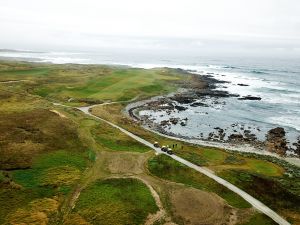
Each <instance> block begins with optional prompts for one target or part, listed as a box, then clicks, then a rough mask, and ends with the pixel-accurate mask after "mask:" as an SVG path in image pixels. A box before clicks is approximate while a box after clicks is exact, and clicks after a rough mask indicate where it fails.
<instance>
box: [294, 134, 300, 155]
mask: <svg viewBox="0 0 300 225" xmlns="http://www.w3.org/2000/svg"><path fill="white" fill-rule="evenodd" d="M293 145H294V146H295V147H296V149H295V150H294V153H295V154H296V155H297V156H298V157H299V158H300V136H299V137H298V139H297V142H296V143H294V144H293Z"/></svg>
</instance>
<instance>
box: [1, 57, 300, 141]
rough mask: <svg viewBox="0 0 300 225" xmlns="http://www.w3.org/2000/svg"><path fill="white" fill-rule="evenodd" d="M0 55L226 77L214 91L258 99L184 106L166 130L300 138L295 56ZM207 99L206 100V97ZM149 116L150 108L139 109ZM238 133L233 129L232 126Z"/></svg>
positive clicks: (159, 116) (299, 71)
mask: <svg viewBox="0 0 300 225" xmlns="http://www.w3.org/2000/svg"><path fill="white" fill-rule="evenodd" d="M0 57H5V58H11V59H21V60H24V61H31V62H51V63H59V64H60V63H78V64H112V65H128V66H132V67H141V68H154V67H171V68H181V69H186V70H190V71H193V73H197V74H199V76H201V75H210V76H212V77H214V78H216V79H218V80H222V81H226V83H221V84H219V85H218V87H217V89H219V90H225V91H228V92H229V93H232V94H238V95H240V96H241V97H243V96H248V95H250V96H255V97H260V98H261V100H260V101H253V100H243V101H241V100H238V99H237V98H224V99H222V101H223V102H222V104H216V105H215V107H201V106H199V107H192V108H191V107H190V108H188V109H187V110H185V111H184V112H177V113H176V115H172V116H173V117H178V118H186V117H187V118H188V119H189V120H188V123H187V125H186V126H184V127H182V126H180V125H174V126H172V127H170V128H169V131H170V132H172V133H174V134H178V135H181V136H186V137H193V138H200V136H206V135H208V134H209V132H211V131H212V130H213V129H214V128H215V127H221V128H226V129H233V128H231V127H232V124H239V126H240V125H243V127H251V129H252V130H254V131H256V132H255V134H256V135H257V137H258V139H259V140H263V139H264V138H265V134H266V133H267V131H268V130H270V129H272V128H275V127H278V126H279V127H283V128H285V130H286V132H287V139H288V141H289V142H290V144H291V143H293V142H295V141H296V139H297V138H298V137H299V136H300V60H299V59H293V58H288V59H287V58H280V57H274V58H264V57H248V58H247V57H212V56H210V57H203V56H202V57H197V56H190V57H189V56H188V55H186V54H185V55H180V54H177V55H176V54H172V55H168V54H161V55H159V54H153V53H151V54H150V53H149V54H147V53H145V52H144V53H138V54H131V53H126V52H120V53H118V52H117V51H105V52H102V53H96V52H72V53H71V52H11V51H7V52H5V51H1V52H0ZM205 101H207V102H209V101H212V99H206V100H205ZM142 113H144V114H147V113H148V114H150V112H142ZM151 115H152V117H153V119H155V120H156V121H157V122H160V120H163V119H166V117H167V115H164V114H163V113H161V112H160V113H156V114H155V113H152V112H151ZM234 129H235V130H236V131H235V132H240V130H238V129H239V127H236V128H234Z"/></svg>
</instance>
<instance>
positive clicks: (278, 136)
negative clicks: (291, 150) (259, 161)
mask: <svg viewBox="0 0 300 225" xmlns="http://www.w3.org/2000/svg"><path fill="white" fill-rule="evenodd" d="M265 144H266V147H267V150H268V151H270V152H274V153H276V154H279V155H280V156H284V155H285V154H286V151H287V150H288V147H287V141H286V139H285V130H284V128H282V127H276V128H274V129H271V130H269V132H268V133H267V135H266V142H265Z"/></svg>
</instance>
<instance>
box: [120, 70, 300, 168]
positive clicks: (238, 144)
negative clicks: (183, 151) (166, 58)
mask: <svg viewBox="0 0 300 225" xmlns="http://www.w3.org/2000/svg"><path fill="white" fill-rule="evenodd" d="M187 72H188V71H187ZM192 75H193V74H192ZM201 78H202V76H201ZM206 78H207V77H206ZM201 82H203V80H201ZM204 82H206V83H205V84H204V85H203V84H202V85H201V86H202V87H201V88H202V89H203V90H204V93H205V92H206V93H208V95H221V97H225V98H226V97H232V95H231V94H230V93H226V92H223V91H221V92H219V91H218V90H215V87H216V84H217V83H218V82H219V81H218V80H216V79H214V78H211V77H209V76H208V79H207V80H204ZM209 82H210V83H209ZM196 86H197V84H196ZM203 87H204V88H203ZM189 91H190V89H189V88H187V87H183V88H180V89H179V90H178V91H177V92H173V93H170V94H168V95H165V96H155V97H152V98H150V99H146V100H140V101H135V102H132V103H129V104H128V105H126V107H125V109H124V110H123V113H124V114H125V115H126V116H128V117H130V118H132V119H134V120H135V121H137V122H141V123H142V125H141V126H142V127H143V128H144V129H146V130H148V131H150V132H153V133H156V134H159V135H161V136H164V137H167V138H170V139H174V140H179V141H184V142H187V143H190V144H196V145H200V146H207V147H216V148H221V149H224V150H225V151H235V152H240V153H250V154H258V155H263V156H270V157H275V158H277V159H281V160H284V161H286V162H288V163H291V164H293V165H295V166H298V167H300V158H297V157H296V156H295V155H294V156H293V155H292V154H287V156H286V157H282V156H280V155H278V154H276V153H273V152H270V151H267V149H266V147H265V145H264V143H263V142H259V141H256V140H255V139H254V140H251V139H250V141H248V142H245V141H243V140H239V139H238V141H233V142H230V141H216V140H204V139H196V138H193V137H184V136H180V135H176V134H174V133H168V132H166V131H165V130H164V129H163V128H162V126H159V125H157V124H154V122H153V121H150V120H148V119H147V118H146V119H145V118H141V116H140V115H138V114H139V111H140V110H143V109H145V108H149V106H146V107H145V105H148V104H150V105H151V104H153V102H160V101H164V100H165V99H166V98H174V96H175V97H176V96H177V97H178V98H179V99H180V100H183V101H189V99H190V98H191V96H189V97H187V98H185V97H184V96H185V94H186V93H189ZM182 96H183V98H181V97H182ZM234 97H236V96H234ZM154 106H156V105H155V104H154ZM166 108H167V109H163V110H168V107H166ZM251 142H253V143H251ZM287 153H289V152H287Z"/></svg>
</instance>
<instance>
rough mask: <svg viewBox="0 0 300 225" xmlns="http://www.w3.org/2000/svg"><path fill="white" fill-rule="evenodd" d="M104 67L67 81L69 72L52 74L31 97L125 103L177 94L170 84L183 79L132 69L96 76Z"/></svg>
mask: <svg viewBox="0 0 300 225" xmlns="http://www.w3.org/2000/svg"><path fill="white" fill-rule="evenodd" d="M102 70H103V66H98V67H97V68H96V69H95V71H94V72H95V73H87V74H86V75H85V76H82V77H80V79H79V78H78V77H77V76H74V77H70V76H69V71H64V72H61V71H57V70H52V71H51V76H49V78H50V77H51V79H52V80H55V81H56V82H55V83H53V81H51V84H49V83H46V82H43V83H42V84H41V85H39V86H36V87H35V88H34V93H36V94H38V95H40V96H42V97H51V98H56V99H68V98H73V99H75V101H76V99H77V100H79V99H84V98H87V99H95V100H111V101H127V100H131V99H133V98H135V97H137V96H140V97H149V96H154V95H159V94H162V93H168V92H170V91H174V90H176V86H175V85H174V84H173V83H174V82H173V81H176V80H179V79H182V75H180V74H178V73H174V72H172V71H167V72H165V73H163V72H164V70H163V69H161V70H144V69H133V68H126V69H123V68H116V67H115V68H113V67H112V68H109V69H107V70H108V71H107V72H106V73H103V74H101V75H100V76H99V75H97V71H102ZM77 72H78V71H77Z"/></svg>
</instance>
